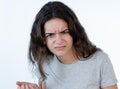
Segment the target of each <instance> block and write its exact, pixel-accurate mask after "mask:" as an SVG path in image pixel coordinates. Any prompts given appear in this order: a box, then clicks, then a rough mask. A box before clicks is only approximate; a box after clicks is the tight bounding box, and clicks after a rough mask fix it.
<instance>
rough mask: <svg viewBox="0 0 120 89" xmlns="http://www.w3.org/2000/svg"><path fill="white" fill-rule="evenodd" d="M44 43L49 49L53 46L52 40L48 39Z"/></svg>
mask: <svg viewBox="0 0 120 89" xmlns="http://www.w3.org/2000/svg"><path fill="white" fill-rule="evenodd" d="M46 45H47V47H48V49H51V48H52V47H53V45H52V42H51V41H49V40H47V41H46Z"/></svg>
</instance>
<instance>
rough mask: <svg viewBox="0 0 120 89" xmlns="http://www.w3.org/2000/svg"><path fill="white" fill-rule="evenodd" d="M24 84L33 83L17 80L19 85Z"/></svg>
mask: <svg viewBox="0 0 120 89" xmlns="http://www.w3.org/2000/svg"><path fill="white" fill-rule="evenodd" d="M23 84H31V83H29V82H20V81H17V82H16V85H18V86H21V85H23Z"/></svg>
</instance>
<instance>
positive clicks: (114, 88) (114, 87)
mask: <svg viewBox="0 0 120 89" xmlns="http://www.w3.org/2000/svg"><path fill="white" fill-rule="evenodd" d="M102 89H118V87H117V84H116V85H112V86H109V87H105V88H102Z"/></svg>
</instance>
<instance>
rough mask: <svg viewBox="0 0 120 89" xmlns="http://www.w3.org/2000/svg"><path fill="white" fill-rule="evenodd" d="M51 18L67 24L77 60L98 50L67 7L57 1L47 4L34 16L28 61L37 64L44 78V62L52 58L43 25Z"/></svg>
mask: <svg viewBox="0 0 120 89" xmlns="http://www.w3.org/2000/svg"><path fill="white" fill-rule="evenodd" d="M53 18H60V19H63V20H64V21H65V22H67V24H68V28H69V31H70V35H71V36H72V38H73V47H74V49H75V54H76V56H77V58H79V57H89V56H90V55H92V54H93V53H95V52H96V51H97V50H98V48H96V46H94V45H93V44H92V43H91V41H90V40H89V39H88V37H87V35H86V32H85V30H84V28H83V27H82V25H81V24H80V22H79V21H78V19H77V17H76V15H75V13H74V12H73V11H72V10H71V9H70V8H69V7H68V6H67V5H65V4H63V3H62V2H59V1H53V2H48V3H47V4H45V5H44V6H43V7H42V8H41V10H40V11H39V12H38V14H37V15H36V18H35V21H34V23H33V26H32V31H31V39H30V46H29V59H30V61H31V62H32V63H33V64H34V63H36V62H37V63H38V67H39V71H40V74H41V75H42V77H46V75H45V72H44V70H43V67H42V65H43V62H44V60H50V59H51V57H52V56H53V53H51V52H50V51H49V50H48V48H47V46H46V44H45V32H44V24H45V23H46V21H48V20H50V19H53Z"/></svg>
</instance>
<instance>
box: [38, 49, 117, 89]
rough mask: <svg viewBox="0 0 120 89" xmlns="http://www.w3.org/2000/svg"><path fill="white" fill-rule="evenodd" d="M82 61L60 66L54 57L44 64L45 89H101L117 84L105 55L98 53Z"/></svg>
mask: <svg viewBox="0 0 120 89" xmlns="http://www.w3.org/2000/svg"><path fill="white" fill-rule="evenodd" d="M81 60H82V61H81ZM83 60H85V58H81V59H80V61H77V62H75V63H73V64H62V63H61V62H60V61H59V60H58V59H57V57H56V56H54V58H53V60H51V62H50V63H49V64H44V70H45V72H46V73H47V78H46V80H45V83H46V89H101V88H103V87H107V86H111V85H114V84H116V83H117V80H116V76H115V73H114V70H113V67H112V64H111V61H110V59H109V57H108V55H107V54H105V53H104V52H102V51H98V52H96V53H95V54H94V55H93V56H91V57H90V58H89V59H88V60H86V61H83ZM39 77H40V76H39Z"/></svg>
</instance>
